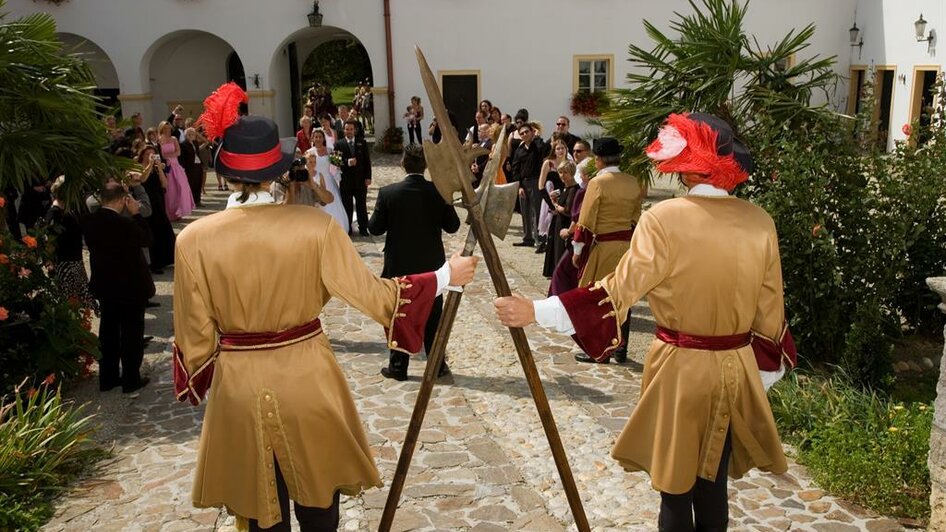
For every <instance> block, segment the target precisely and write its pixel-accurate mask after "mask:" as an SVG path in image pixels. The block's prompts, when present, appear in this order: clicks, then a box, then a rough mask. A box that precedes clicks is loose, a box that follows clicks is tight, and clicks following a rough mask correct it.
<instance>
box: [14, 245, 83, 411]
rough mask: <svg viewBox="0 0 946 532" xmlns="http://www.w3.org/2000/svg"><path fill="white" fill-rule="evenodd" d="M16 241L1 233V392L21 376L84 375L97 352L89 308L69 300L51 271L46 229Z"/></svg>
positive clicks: (37, 379) (62, 377)
mask: <svg viewBox="0 0 946 532" xmlns="http://www.w3.org/2000/svg"><path fill="white" fill-rule="evenodd" d="M23 240H24V242H25V243H23V242H16V241H14V240H13V239H12V238H10V237H9V234H8V235H6V237H0V366H2V369H0V394H4V393H7V392H9V391H10V390H12V389H13V387H15V386H16V385H17V384H19V383H20V382H22V381H23V379H24V378H27V379H29V380H30V383H31V384H34V385H35V384H36V383H37V382H38V381H39V380H40V379H42V378H44V377H45V376H47V375H50V374H53V375H55V376H56V378H60V379H68V378H72V377H76V376H78V375H81V374H83V373H88V371H89V366H91V364H92V363H93V362H94V361H95V358H96V357H98V356H99V352H98V339H97V338H96V337H95V335H94V334H92V332H91V330H90V329H91V327H92V325H91V317H92V311H91V309H88V308H83V307H82V303H81V302H80V301H78V300H76V299H70V298H67V297H66V296H65V295H64V292H63V290H62V288H61V287H60V286H59V281H58V278H57V277H56V276H55V274H54V273H53V272H52V270H51V269H52V262H51V259H52V254H53V247H52V246H53V244H52V241H51V240H50V239H48V238H47V237H46V235H45V234H44V233H37V234H34V235H30V236H27V237H24V239H23Z"/></svg>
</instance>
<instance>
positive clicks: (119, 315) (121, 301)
mask: <svg viewBox="0 0 946 532" xmlns="http://www.w3.org/2000/svg"><path fill="white" fill-rule="evenodd" d="M98 199H99V202H100V204H101V208H99V209H98V210H96V211H95V212H93V213H92V214H89V215H88V216H86V217H85V218H84V219H83V221H82V234H83V235H84V236H85V243H86V245H87V246H88V247H89V259H90V260H89V261H90V263H91V266H92V275H91V277H90V280H89V288H90V289H91V291H92V294H93V295H94V296H95V298H96V299H98V300H99V303H100V305H101V309H102V320H101V322H100V323H99V346H100V350H101V352H102V359H101V360H100V361H99V389H100V390H102V391H108V390H111V389H112V388H114V387H116V386H118V385H121V387H122V391H123V392H125V393H130V392H133V391H135V390H138V389H139V388H141V387H143V386H145V385H146V384H148V378H142V377H141V373H140V370H141V361H142V358H143V357H144V344H143V343H142V342H141V338H142V336H143V335H144V329H145V304H146V303H147V302H148V299H149V298H150V297H151V296H153V295H154V281H153V280H152V279H151V271H150V270H149V268H148V263H147V262H146V261H145V256H144V252H143V251H142V248H147V247H149V246H150V245H151V232H150V230H149V229H148V223H147V222H146V221H145V219H144V218H143V217H142V216H141V213H140V212H139V209H140V208H141V207H140V205H139V203H138V201H136V200H135V199H134V198H133V197H132V196H131V194H129V193H128V190H127V189H126V188H125V186H124V185H122V184H121V183H117V182H115V181H110V182H109V183H107V184H106V185H105V187H104V188H103V189H102V191H101V192H100V193H99V196H98ZM126 212H127V213H128V214H129V215H130V217H128V216H123V215H122V213H126ZM119 363H120V364H121V370H120V371H119Z"/></svg>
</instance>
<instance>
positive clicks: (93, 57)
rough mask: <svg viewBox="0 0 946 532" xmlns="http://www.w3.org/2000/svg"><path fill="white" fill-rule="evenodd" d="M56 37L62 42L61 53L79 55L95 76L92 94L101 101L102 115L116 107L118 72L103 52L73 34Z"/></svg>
mask: <svg viewBox="0 0 946 532" xmlns="http://www.w3.org/2000/svg"><path fill="white" fill-rule="evenodd" d="M56 36H57V37H58V38H59V40H60V41H62V44H63V51H65V52H70V53H75V54H79V55H81V56H82V58H83V59H85V61H86V63H88V65H89V68H91V69H92V73H93V74H95V85H96V88H95V90H94V91H93V92H94V93H95V95H96V96H98V97H100V98H101V99H102V101H101V103H100V104H99V110H100V111H101V112H103V113H104V112H108V111H109V110H111V109H113V108H116V107H118V95H119V93H120V91H121V85H120V83H119V80H118V71H117V70H116V69H115V64H114V63H112V59H111V58H110V57H109V56H108V54H107V53H106V52H105V50H103V49H102V47H101V46H99V45H97V44H95V43H94V42H92V41H91V40H89V39H87V38H86V37H83V36H81V35H76V34H75V33H65V32H60V33H57V34H56Z"/></svg>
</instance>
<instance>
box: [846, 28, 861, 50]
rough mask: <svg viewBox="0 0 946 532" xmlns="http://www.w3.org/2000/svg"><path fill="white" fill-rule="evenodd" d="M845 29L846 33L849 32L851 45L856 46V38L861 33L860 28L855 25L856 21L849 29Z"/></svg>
mask: <svg viewBox="0 0 946 532" xmlns="http://www.w3.org/2000/svg"><path fill="white" fill-rule="evenodd" d="M847 31H848V33H850V34H851V46H857V45H858V40H857V38H858V37H860V35H861V30H860V28H858V27H857V22H855V23H854V25H853V26H851V29H849V30H847Z"/></svg>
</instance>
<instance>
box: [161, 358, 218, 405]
mask: <svg viewBox="0 0 946 532" xmlns="http://www.w3.org/2000/svg"><path fill="white" fill-rule="evenodd" d="M172 346H173V350H174V355H173V357H172V359H171V364H173V366H174V368H173V372H174V395H175V397H177V400H178V401H181V402H183V401H190V402H191V404H192V405H194V406H197V405H198V404H200V401H201V400H202V399H203V398H204V396H205V395H206V394H207V390H209V389H210V383H211V382H213V378H214V362H215V361H216V357H215V356H214V357H211V358H210V360H208V361H207V362H206V363H205V364H204V365H203V366H201V367H200V369H198V370H197V371H196V372H194V374H193V375H189V374H188V373H187V368H186V367H184V353H183V352H182V351H181V350H180V348H178V347H177V342H175V343H173V344H172Z"/></svg>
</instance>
